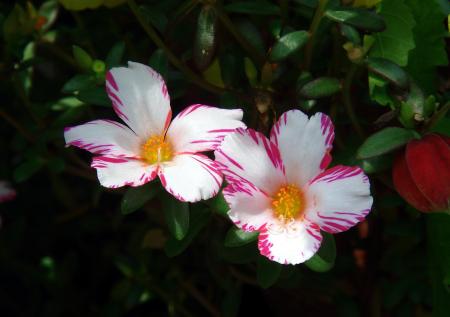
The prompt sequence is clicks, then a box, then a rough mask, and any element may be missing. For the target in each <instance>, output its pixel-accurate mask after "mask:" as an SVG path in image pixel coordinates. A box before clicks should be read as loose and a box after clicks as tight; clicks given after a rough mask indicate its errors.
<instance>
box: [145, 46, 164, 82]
mask: <svg viewBox="0 0 450 317" xmlns="http://www.w3.org/2000/svg"><path fill="white" fill-rule="evenodd" d="M148 65H149V66H150V67H151V68H153V69H154V70H155V71H157V72H158V73H160V74H161V76H162V77H163V78H165V79H167V75H168V73H169V62H168V61H167V56H166V53H164V51H163V50H162V49H160V48H159V49H157V50H155V51H154V52H153V54H152V56H151V57H150V60H149V61H148Z"/></svg>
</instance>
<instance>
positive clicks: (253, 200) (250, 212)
mask: <svg viewBox="0 0 450 317" xmlns="http://www.w3.org/2000/svg"><path fill="white" fill-rule="evenodd" d="M223 196H224V198H225V200H226V202H227V203H228V205H229V207H230V210H229V211H228V216H229V217H230V219H231V220H232V221H233V222H234V224H235V225H236V226H237V227H239V228H240V229H242V230H244V231H248V232H252V231H259V230H261V229H262V228H263V227H264V226H266V225H267V224H269V223H272V222H273V221H274V214H273V211H272V208H271V199H270V198H269V197H267V196H266V195H265V194H264V193H262V192H261V191H260V190H258V189H257V188H256V187H254V186H252V185H251V184H249V183H247V182H244V183H240V182H234V183H232V184H230V185H228V186H227V187H225V189H224V190H223Z"/></svg>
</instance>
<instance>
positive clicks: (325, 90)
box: [300, 77, 341, 99]
mask: <svg viewBox="0 0 450 317" xmlns="http://www.w3.org/2000/svg"><path fill="white" fill-rule="evenodd" d="M339 90H341V83H340V82H339V80H337V79H336V78H330V77H320V78H317V79H315V80H313V81H310V82H309V83H307V84H306V85H304V86H303V87H302V89H300V95H301V96H302V97H305V98H308V99H317V98H323V97H328V96H331V95H333V94H335V93H337V92H338V91H339Z"/></svg>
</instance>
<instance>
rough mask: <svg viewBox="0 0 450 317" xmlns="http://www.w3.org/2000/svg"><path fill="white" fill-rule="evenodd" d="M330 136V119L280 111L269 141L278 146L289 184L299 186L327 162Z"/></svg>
mask: <svg viewBox="0 0 450 317" xmlns="http://www.w3.org/2000/svg"><path fill="white" fill-rule="evenodd" d="M333 139H334V127H333V123H332V122H331V119H330V118H329V117H328V116H327V115H325V114H323V113H316V114H315V115H314V116H312V117H311V118H310V119H308V117H307V116H306V115H305V114H304V113H303V112H301V111H300V110H290V111H287V112H285V113H283V114H282V115H281V117H280V119H279V120H278V122H277V123H276V124H275V125H274V126H273V128H272V131H271V133H270V140H271V141H272V142H274V143H275V144H277V145H278V148H279V149H280V153H281V157H282V159H283V162H284V165H285V167H286V176H287V178H288V180H289V182H290V183H294V184H297V185H298V186H299V187H301V186H303V185H305V184H306V183H307V182H308V181H309V180H311V179H312V178H313V177H315V176H316V175H318V174H319V173H320V172H322V171H323V170H324V169H325V168H326V167H327V166H328V164H329V163H330V162H331V155H330V151H331V148H332V143H333Z"/></svg>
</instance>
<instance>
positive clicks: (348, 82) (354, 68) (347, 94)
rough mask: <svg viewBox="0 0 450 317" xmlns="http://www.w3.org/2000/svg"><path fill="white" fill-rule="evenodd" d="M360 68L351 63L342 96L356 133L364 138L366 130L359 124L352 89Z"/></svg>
mask: <svg viewBox="0 0 450 317" xmlns="http://www.w3.org/2000/svg"><path fill="white" fill-rule="evenodd" d="M357 70H358V65H356V64H351V66H350V69H349V70H348V72H347V76H345V80H344V85H343V87H342V97H343V101H344V106H345V110H346V111H347V115H348V117H349V118H350V121H351V122H352V125H353V128H354V129H355V131H356V133H357V134H358V135H359V137H361V138H362V139H364V135H365V133H364V130H363V128H362V127H361V125H360V124H359V121H358V118H357V117H356V114H355V110H354V109H353V104H352V98H351V92H350V89H351V87H352V83H353V79H354V77H355V74H356V71H357Z"/></svg>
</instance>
